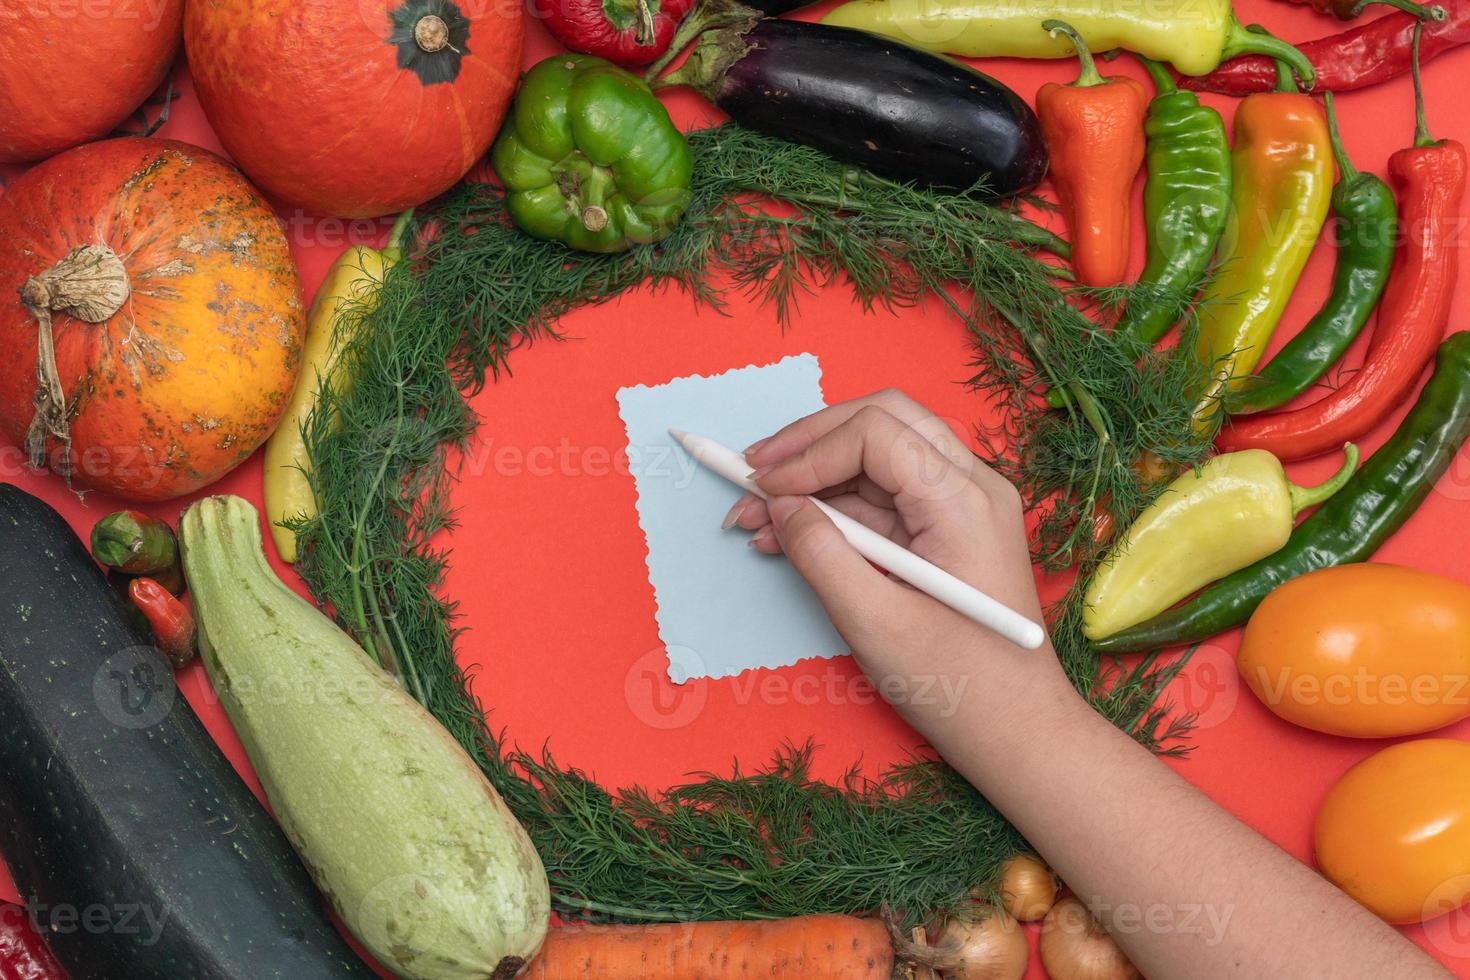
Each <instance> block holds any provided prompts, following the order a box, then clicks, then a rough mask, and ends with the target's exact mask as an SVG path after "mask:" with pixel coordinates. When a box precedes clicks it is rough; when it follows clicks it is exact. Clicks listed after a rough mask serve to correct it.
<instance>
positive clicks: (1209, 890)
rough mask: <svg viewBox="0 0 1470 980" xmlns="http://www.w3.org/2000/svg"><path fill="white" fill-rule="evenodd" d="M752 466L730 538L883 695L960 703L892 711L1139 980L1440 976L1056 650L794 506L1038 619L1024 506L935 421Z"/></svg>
mask: <svg viewBox="0 0 1470 980" xmlns="http://www.w3.org/2000/svg"><path fill="white" fill-rule="evenodd" d="M746 459H747V460H748V461H749V462H750V464H751V465H752V466H754V467H756V470H757V475H756V482H757V483H759V484H760V486H761V489H763V490H765V491H766V492H767V493H768V494H770V495H771V498H770V503H769V504H766V503H763V502H761V501H760V500H758V499H756V498H754V497H747V498H743V499H742V500H740V501H739V502H738V503H737V504H736V505H735V507H734V508H732V510H731V512H730V516H729V518H728V519H727V524H726V526H727V527H734V526H735V525H737V524H738V525H739V526H741V527H743V528H747V529H749V530H752V531H754V532H755V536H754V538H752V544H753V545H754V546H755V547H757V548H759V549H760V550H761V551H766V552H771V553H775V552H778V551H784V552H785V553H786V555H787V556H788V557H789V558H790V559H791V563H792V564H793V565H795V566H796V568H797V570H798V571H800V572H801V574H802V575H803V576H805V577H806V580H807V581H808V582H810V583H811V586H812V588H813V589H815V590H816V592H817V595H818V596H820V597H821V600H822V602H823V603H824V604H825V605H826V607H827V612H828V613H829V614H830V615H831V617H832V621H833V622H834V623H835V624H836V625H837V628H838V630H840V631H841V633H842V635H843V636H844V637H845V638H846V639H847V641H848V643H849V644H850V645H851V648H852V652H853V654H854V655H855V656H856V657H857V659H858V662H859V664H861V665H862V668H863V670H864V671H866V672H867V673H868V675H869V676H870V677H872V678H873V680H874V681H875V682H876V683H877V686H878V689H879V690H880V691H883V692H885V694H887V692H889V691H906V690H917V688H916V687H915V686H913V685H910V684H907V683H904V684H892V685H888V684H885V680H886V679H887V678H888V677H893V676H896V677H897V678H898V679H900V680H904V681H907V680H910V679H913V678H915V677H918V676H924V675H927V676H930V677H932V676H935V675H941V676H946V675H947V676H948V677H949V679H950V680H951V682H952V683H951V684H950V689H951V690H955V691H957V692H959V693H960V698H959V699H958V700H957V701H956V702H955V703H954V704H953V709H954V710H946V709H944V708H941V707H939V706H937V705H934V704H918V703H903V702H902V701H901V699H900V700H899V703H896V704H895V707H896V708H898V710H899V712H900V713H901V714H903V715H904V717H905V718H906V719H907V720H908V722H909V723H910V724H911V725H913V726H914V727H915V728H916V729H918V731H919V732H920V733H921V734H923V735H924V737H925V738H927V739H928V741H929V743H930V745H932V746H933V747H934V748H935V749H936V750H937V751H938V752H939V754H940V755H941V756H943V757H944V759H945V760H946V761H947V762H949V763H950V765H952V766H954V767H955V769H956V770H958V771H959V772H960V773H962V774H963V775H964V776H965V777H966V778H967V779H969V781H970V782H971V783H973V784H974V785H975V786H976V787H977V788H978V789H979V790H980V791H981V792H982V793H984V794H985V796H986V798H987V799H989V801H990V802H991V803H992V804H994V805H995V806H996V807H998V808H999V809H1000V810H1001V812H1002V813H1004V814H1005V815H1006V816H1007V817H1008V818H1009V819H1010V820H1011V822H1012V823H1013V824H1015V826H1016V827H1017V829H1019V830H1020V831H1021V833H1023V834H1024V835H1025V836H1026V838H1027V840H1029V841H1030V842H1031V844H1032V845H1033V846H1034V847H1036V848H1037V850H1038V851H1039V852H1040V853H1041V854H1042V855H1044V856H1045V858H1046V860H1047V861H1048V862H1049V863H1050V864H1051V865H1052V867H1053V868H1055V869H1056V870H1057V872H1058V873H1059V874H1060V875H1061V876H1062V879H1063V880H1064V881H1066V882H1067V884H1068V886H1069V887H1070V888H1071V889H1072V891H1073V892H1075V893H1076V894H1077V895H1078V896H1079V897H1080V898H1081V899H1082V900H1083V901H1084V903H1086V904H1087V905H1088V906H1089V907H1090V908H1091V909H1092V910H1093V912H1094V914H1095V915H1097V916H1098V917H1099V918H1100V919H1102V920H1103V921H1104V923H1105V925H1106V926H1107V927H1108V928H1109V929H1110V930H1112V931H1113V936H1114V938H1115V939H1116V940H1117V941H1118V942H1119V944H1120V945H1122V946H1123V948H1124V950H1125V951H1126V952H1127V953H1128V954H1129V956H1130V957H1131V958H1132V959H1133V962H1134V963H1135V964H1136V965H1137V966H1138V967H1139V969H1140V970H1142V972H1143V973H1144V974H1145V975H1146V976H1150V977H1155V978H1158V980H1166V978H1173V977H1178V978H1185V977H1188V978H1189V980H1214V978H1222V980H1223V978H1231V980H1234V978H1238V977H1308V976H1313V977H1317V976H1321V977H1328V976H1331V977H1338V976H1363V977H1369V976H1371V977H1375V978H1380V980H1410V978H1415V980H1417V978H1429V977H1443V976H1447V975H1448V974H1447V973H1446V972H1445V970H1444V968H1443V967H1441V966H1440V965H1439V964H1437V963H1435V962H1433V961H1432V960H1430V959H1429V958H1428V957H1427V956H1425V955H1424V954H1423V953H1422V952H1420V951H1419V950H1417V949H1415V948H1414V946H1413V945H1412V944H1410V943H1408V942H1406V941H1405V940H1404V939H1403V938H1402V937H1401V936H1399V935H1397V934H1395V933H1394V931H1393V930H1392V929H1391V928H1390V927H1388V926H1387V925H1385V924H1384V923H1383V922H1381V921H1379V920H1378V919H1375V918H1374V917H1373V916H1372V915H1371V914H1370V913H1368V912H1367V911H1366V910H1365V909H1363V908H1362V906H1360V905H1357V904H1356V903H1355V902H1353V901H1352V900H1351V899H1349V898H1348V897H1347V896H1345V895H1343V894H1342V893H1341V892H1339V891H1338V890H1337V889H1335V888H1333V887H1332V886H1331V885H1330V884H1328V883H1327V882H1326V881H1325V880H1324V879H1323V878H1321V877H1320V876H1318V875H1317V874H1315V873H1314V872H1312V871H1311V870H1310V869H1308V868H1306V867H1304V866H1303V865H1301V864H1300V863H1298V862H1297V861H1295V860H1293V859H1292V858H1290V857H1288V856H1287V855H1286V854H1284V853H1282V852H1281V851H1280V850H1278V849H1276V848H1275V847H1274V846H1272V845H1271V844H1269V843H1268V842H1266V841H1265V840H1263V839H1262V838H1261V837H1260V836H1258V835H1257V834H1256V833H1255V832H1254V831H1252V830H1250V829H1249V828H1247V827H1245V826H1244V825H1242V824H1240V823H1239V822H1237V821H1236V820H1234V819H1233V818H1232V817H1230V816H1229V815H1228V814H1226V813H1225V812H1224V811H1223V810H1221V809H1220V808H1219V807H1217V806H1216V805H1215V804H1214V803H1212V802H1210V801H1209V800H1208V799H1206V798H1205V797H1204V796H1203V795H1201V794H1200V793H1199V792H1198V791H1197V790H1195V789H1194V788H1193V787H1191V786H1189V785H1188V784H1187V783H1185V782H1184V781H1183V780H1181V779H1180V778H1179V777H1178V776H1177V775H1175V774H1174V773H1173V772H1171V771H1170V770H1169V769H1167V768H1166V767H1164V766H1163V765H1161V764H1160V763H1159V761H1158V760H1157V759H1156V758H1154V757H1153V756H1152V755H1151V754H1150V753H1149V752H1148V751H1146V750H1145V749H1144V748H1143V747H1141V746H1140V745H1138V743H1136V742H1134V741H1133V740H1132V739H1131V738H1129V737H1128V736H1127V735H1125V734H1124V733H1123V732H1121V731H1119V730H1118V729H1117V728H1114V727H1113V726H1112V725H1111V724H1109V723H1108V722H1107V721H1106V720H1104V719H1103V718H1102V717H1101V716H1099V715H1098V714H1097V713H1095V712H1094V711H1093V710H1092V709H1091V708H1090V707H1089V706H1088V705H1087V704H1086V703H1085V702H1084V701H1083V700H1082V699H1081V698H1080V697H1078V696H1077V695H1076V692H1075V691H1074V690H1073V689H1072V686H1071V685H1070V684H1069V683H1068V682H1067V681H1066V679H1065V678H1064V677H1063V675H1062V671H1061V669H1060V667H1059V666H1058V664H1057V661H1056V657H1055V655H1054V654H1053V653H1052V651H1051V650H1050V649H1043V650H1031V651H1027V650H1022V649H1021V648H1019V647H1017V646H1015V645H1013V644H1011V643H1010V642H1008V641H1006V640H1003V639H1001V638H1000V637H999V636H997V635H996V634H994V633H991V632H990V631H989V630H986V629H985V628H984V627H982V626H980V625H978V624H976V623H974V622H972V621H970V620H969V619H966V618H965V617H963V616H961V615H960V614H959V613H956V612H954V611H953V610H951V609H949V608H948V607H947V606H944V605H942V604H941V603H939V602H938V601H937V600H934V599H931V598H930V597H929V596H927V595H924V594H923V593H921V592H917V591H915V590H913V589H910V588H908V587H906V586H904V585H902V584H900V583H898V582H896V581H894V580H893V579H891V578H889V577H887V576H885V575H883V574H882V573H881V572H879V571H877V570H876V569H874V568H873V566H872V565H870V564H868V563H867V562H866V561H865V560H864V559H863V558H862V557H861V556H860V555H859V554H858V553H857V552H856V551H854V550H853V549H852V548H851V547H850V546H849V545H848V544H847V541H846V540H845V539H844V538H843V537H842V535H841V533H839V532H838V530H837V528H836V527H834V526H833V524H832V522H831V521H830V520H828V519H827V517H826V516H825V515H824V514H823V513H822V512H821V511H820V510H818V509H817V508H816V507H814V506H812V505H811V504H810V503H809V502H807V501H806V500H805V499H804V497H805V496H806V495H815V496H819V497H823V498H825V499H826V500H827V501H828V503H830V504H831V505H832V506H833V507H836V508H837V509H839V510H841V511H842V512H844V513H846V514H847V515H849V516H850V517H853V518H856V519H857V520H859V521H862V522H863V523H864V524H867V525H868V526H869V527H871V528H873V529H875V530H877V531H879V532H881V533H883V534H886V535H888V536H889V537H891V538H893V539H894V540H895V541H897V542H898V543H900V544H902V545H904V546H905V547H907V548H909V549H911V550H912V551H915V552H917V553H918V554H920V555H923V556H924V557H925V558H927V559H929V560H930V561H932V562H933V563H934V564H936V565H938V566H940V567H941V568H944V569H946V570H947V571H949V572H950V573H951V574H953V575H956V576H958V577H959V578H961V579H963V580H965V581H966V582H969V583H970V584H971V585H974V586H975V587H976V588H978V589H981V590H982V591H984V592H987V593H989V594H990V595H992V596H994V597H995V598H996V599H999V600H1000V601H1001V602H1004V603H1006V604H1007V605H1009V606H1010V607H1011V608H1013V609H1015V610H1017V611H1018V612H1020V613H1022V614H1025V615H1030V616H1036V617H1039V616H1040V615H1041V609H1040V603H1039V602H1038V600H1037V596H1036V587H1035V580H1034V578H1033V576H1032V572H1031V563H1030V558H1029V555H1028V549H1027V546H1026V534H1025V525H1024V523H1023V521H1022V513H1021V501H1020V498H1019V497H1018V496H1017V494H1016V491H1015V490H1014V489H1013V488H1012V487H1011V486H1010V484H1008V483H1007V482H1006V481H1005V480H1004V479H1002V478H1001V476H1000V475H999V474H997V473H995V472H994V471H992V470H990V469H989V468H987V467H986V466H984V465H983V464H982V463H981V462H980V461H979V460H977V459H976V458H975V457H974V456H973V455H972V454H970V453H969V452H968V451H967V450H966V449H965V447H964V445H963V443H961V442H960V440H959V439H957V438H955V436H954V435H953V433H951V432H950V431H949V429H948V427H946V426H945V425H944V423H943V422H942V421H940V420H939V419H937V418H935V417H934V416H933V415H931V414H930V413H929V412H927V411H925V410H924V409H923V408H921V407H920V406H919V405H917V404H915V403H914V402H913V401H911V400H909V399H908V398H905V397H904V396H903V395H900V394H897V393H896V392H880V393H878V394H876V395H870V396H868V397H867V398H860V399H857V400H856V401H851V402H846V403H844V404H842V405H834V406H833V407H831V408H829V409H826V410H824V411H821V412H818V413H817V414H815V415H812V416H809V417H807V418H804V419H802V420H801V421H799V422H795V423H793V424H791V425H789V426H787V427H786V428H784V429H782V430H781V431H780V432H778V433H776V434H775V435H773V436H771V437H770V438H769V439H765V440H762V441H761V442H759V443H757V444H756V445H754V446H752V447H751V448H750V449H749V450H747V451H746ZM956 680H958V681H959V683H954V681H956ZM961 684H962V685H963V686H960V685H961ZM1263 881H1268V882H1270V883H1271V887H1270V888H1269V889H1265V890H1264V891H1263V890H1262V888H1261V887H1260V883H1261V882H1263ZM1202 914H1203V915H1204V916H1205V917H1206V918H1207V921H1209V922H1211V923H1213V925H1212V926H1211V927H1210V928H1209V929H1205V928H1202V927H1201V926H1200V922H1201V921H1202V919H1201V916H1202ZM1141 922H1147V923H1150V924H1151V925H1150V926H1149V927H1148V928H1146V929H1140V928H1139V923H1141ZM1154 924H1156V925H1157V927H1155V925H1154Z"/></svg>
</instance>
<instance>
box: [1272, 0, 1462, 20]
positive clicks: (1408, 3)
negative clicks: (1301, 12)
mask: <svg viewBox="0 0 1470 980" xmlns="http://www.w3.org/2000/svg"><path fill="white" fill-rule="evenodd" d="M1288 2H1289V3H1299V4H1302V5H1304V6H1310V7H1311V8H1312V9H1313V10H1315V11H1317V13H1319V14H1331V15H1332V16H1334V17H1336V18H1338V19H1339V20H1353V19H1354V18H1356V17H1359V16H1361V15H1362V13H1363V11H1364V10H1366V9H1368V8H1369V7H1371V6H1373V5H1375V4H1380V3H1381V4H1387V5H1388V6H1390V7H1397V8H1398V9H1400V10H1407V11H1408V12H1409V13H1411V14H1413V15H1414V16H1415V17H1432V18H1434V19H1435V20H1444V10H1443V9H1441V10H1440V11H1439V12H1438V13H1437V14H1436V13H1435V11H1434V8H1433V0H1430V3H1428V4H1424V3H1415V2H1414V0H1288Z"/></svg>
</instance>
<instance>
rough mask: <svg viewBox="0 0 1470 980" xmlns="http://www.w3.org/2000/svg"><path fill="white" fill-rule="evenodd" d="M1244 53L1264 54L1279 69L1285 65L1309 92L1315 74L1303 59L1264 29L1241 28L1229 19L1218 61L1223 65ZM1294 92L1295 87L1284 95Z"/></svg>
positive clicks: (1304, 56)
mask: <svg viewBox="0 0 1470 980" xmlns="http://www.w3.org/2000/svg"><path fill="white" fill-rule="evenodd" d="M1246 53H1250V54H1264V55H1267V56H1269V57H1271V58H1275V59H1276V61H1277V62H1278V67H1279V64H1280V63H1282V62H1284V63H1285V64H1286V65H1287V67H1288V68H1290V70H1291V71H1292V72H1294V73H1296V76H1297V78H1299V79H1300V80H1301V84H1302V85H1303V86H1304V87H1306V88H1311V87H1312V85H1313V83H1315V82H1316V81H1317V70H1316V69H1315V68H1313V67H1312V63H1311V62H1310V61H1308V60H1307V56H1306V55H1304V54H1302V53H1301V52H1300V51H1298V50H1297V49H1296V48H1295V47H1293V46H1292V45H1290V44H1287V43H1286V42H1285V41H1283V40H1281V39H1280V38H1278V37H1272V36H1271V35H1270V34H1269V33H1268V32H1267V31H1266V29H1265V28H1264V27H1260V25H1257V24H1252V25H1251V26H1250V27H1243V26H1241V23H1240V21H1238V20H1235V19H1234V18H1233V17H1232V18H1231V20H1230V27H1229V29H1228V30H1227V31H1226V33H1225V48H1224V50H1223V51H1221V52H1220V60H1221V61H1225V60H1228V59H1230V58H1234V57H1235V56H1236V55H1239V54H1246ZM1295 90H1296V86H1292V87H1291V88H1290V89H1285V90H1284V91H1295Z"/></svg>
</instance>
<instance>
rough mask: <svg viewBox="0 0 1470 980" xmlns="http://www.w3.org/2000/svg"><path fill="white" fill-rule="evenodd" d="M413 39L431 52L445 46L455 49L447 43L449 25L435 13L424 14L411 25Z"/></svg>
mask: <svg viewBox="0 0 1470 980" xmlns="http://www.w3.org/2000/svg"><path fill="white" fill-rule="evenodd" d="M413 40H414V43H415V44H417V45H418V46H419V47H420V48H421V49H422V50H424V51H426V52H428V53H429V54H433V53H434V52H435V51H443V50H444V49H445V48H449V50H451V51H454V50H456V49H455V47H454V45H452V44H450V43H449V25H448V24H446V23H444V18H443V17H440V16H438V15H437V14H425V15H424V16H422V17H420V18H419V19H418V22H417V23H415V24H414V25H413Z"/></svg>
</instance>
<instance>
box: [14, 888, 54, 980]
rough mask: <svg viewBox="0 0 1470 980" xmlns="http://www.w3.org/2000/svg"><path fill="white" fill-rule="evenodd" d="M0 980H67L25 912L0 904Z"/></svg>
mask: <svg viewBox="0 0 1470 980" xmlns="http://www.w3.org/2000/svg"><path fill="white" fill-rule="evenodd" d="M0 980H67V977H66V971H65V970H63V969H62V968H61V964H59V963H57V962H56V958H55V957H54V956H52V955H51V950H49V949H47V948H46V942H45V940H43V939H42V938H41V934H40V933H39V932H37V931H36V927H35V924H34V923H33V922H31V917H30V916H29V915H27V914H26V910H25V909H23V908H21V907H20V906H19V905H12V904H11V903H10V902H0Z"/></svg>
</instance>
